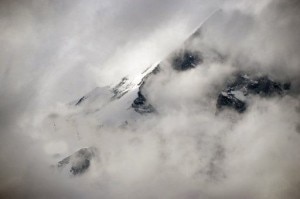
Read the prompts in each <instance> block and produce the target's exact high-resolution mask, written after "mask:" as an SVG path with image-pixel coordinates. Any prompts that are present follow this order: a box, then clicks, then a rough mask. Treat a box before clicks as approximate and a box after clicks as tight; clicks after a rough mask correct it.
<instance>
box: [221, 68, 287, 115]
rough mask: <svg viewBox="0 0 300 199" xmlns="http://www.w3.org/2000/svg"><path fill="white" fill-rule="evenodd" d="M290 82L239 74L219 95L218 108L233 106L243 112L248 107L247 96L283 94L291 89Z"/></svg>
mask: <svg viewBox="0 0 300 199" xmlns="http://www.w3.org/2000/svg"><path fill="white" fill-rule="evenodd" d="M290 86H291V85H290V83H284V84H282V83H280V82H276V81H273V80H271V79H270V78H269V77H268V76H262V77H253V78H250V77H249V76H247V75H245V74H238V75H237V76H236V78H235V80H234V81H233V82H232V83H231V84H229V85H228V86H227V88H226V89H224V90H223V91H222V92H221V93H220V94H219V96H218V100H217V108H218V109H223V108H225V107H228V108H233V109H235V110H236V111H238V112H240V113H242V112H244V111H245V110H246V109H247V102H246V100H247V96H248V95H250V94H252V95H260V96H262V97H270V96H274V95H283V94H284V91H285V90H289V89H290Z"/></svg>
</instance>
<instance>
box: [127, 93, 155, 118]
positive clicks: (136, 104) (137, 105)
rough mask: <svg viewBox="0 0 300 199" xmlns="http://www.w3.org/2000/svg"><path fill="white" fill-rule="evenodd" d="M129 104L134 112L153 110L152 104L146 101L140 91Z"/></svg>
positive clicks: (150, 111) (149, 111)
mask: <svg viewBox="0 0 300 199" xmlns="http://www.w3.org/2000/svg"><path fill="white" fill-rule="evenodd" d="M131 106H132V108H134V110H135V111H136V112H138V113H141V114H143V113H152V112H154V108H153V106H152V105H151V104H149V103H148V102H147V99H146V98H145V96H144V95H143V94H142V93H141V91H139V92H138V97H137V98H136V99H135V100H134V101H133V103H132V104H131Z"/></svg>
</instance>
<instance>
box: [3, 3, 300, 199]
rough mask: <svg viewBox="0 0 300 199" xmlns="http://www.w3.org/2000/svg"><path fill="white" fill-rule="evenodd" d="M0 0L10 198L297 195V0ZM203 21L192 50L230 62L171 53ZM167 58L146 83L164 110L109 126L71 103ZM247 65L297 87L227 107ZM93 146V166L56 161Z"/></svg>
mask: <svg viewBox="0 0 300 199" xmlns="http://www.w3.org/2000/svg"><path fill="white" fill-rule="evenodd" d="M0 4H1V5H0V28H1V32H0V44H1V50H0V77H1V79H0V81H1V84H0V98H1V100H0V125H1V135H0V136H1V137H0V161H1V169H0V179H1V180H0V197H1V198H107V199H112V198H114V199H118V198H174V199H177V198H178V199H179V198H199V199H219V198H222V199H224V198H225V199H226V198H228V199H229V198H230V199H235V198H236V199H238V198H243V199H247V198H249V199H252V198H257V199H268V198H272V199H283V198H289V199H298V198H300V191H299V184H300V175H299V174H298V173H299V172H298V169H299V165H300V155H299V153H298V151H299V147H300V145H299V142H300V130H299V129H300V120H299V118H300V117H299V114H300V101H299V84H300V82H299V78H300V77H299V75H300V58H299V52H300V49H299V43H300V42H299V35H300V30H299V27H300V17H299V13H300V12H299V11H300V3H299V2H298V1H297V0H289V1H284V0H263V1H258V0H257V1H250V0H249V1H247V0H242V1H236V0H228V1H220V0H219V1H217V0H215V1H205V0H199V1H193V0H188V1H179V0H175V1H174V0H173V1H169V0H167V1H158V0H153V1H146V0H139V1H122V2H121V1H119V2H118V1H104V0H99V1H96V0H90V1H79V0H76V1H68V0H66V1H56V0H54V1H49V0H43V1H30V0H28V1H27V0H25V1H17V0H7V1H1V3H0ZM212 13H214V14H213V16H211V17H209V18H208V16H210V15H212ZM201 25H202V27H203V28H202V29H201V31H202V32H201V37H200V39H198V38H196V39H195V40H193V41H192V42H189V43H186V44H185V45H186V46H185V48H187V49H190V50H193V51H202V50H206V49H213V50H214V51H216V52H218V53H219V54H220V55H221V57H224V60H221V61H218V62H214V61H204V62H203V63H202V64H201V65H200V66H197V67H196V68H194V69H192V70H187V71H184V72H178V71H176V70H173V69H172V68H171V67H170V64H171V62H170V60H169V59H168V55H169V54H170V53H171V52H173V51H174V50H176V49H178V48H181V47H182V46H183V42H184V41H185V40H186V39H187V38H188V37H189V36H190V35H191V34H192V33H193V32H194V31H195V30H196V29H197V28H199V26H201ZM203 56H205V57H207V58H209V59H208V60H214V58H215V57H213V56H214V55H211V54H209V53H207V54H204V55H203ZM211 56H212V57H211ZM160 61H163V63H162V71H161V72H160V73H158V74H157V75H155V76H154V77H152V78H150V79H149V81H148V82H147V83H146V85H145V87H144V92H145V95H146V96H147V98H148V100H149V102H150V103H151V104H152V105H153V106H154V107H155V108H156V109H157V113H153V114H148V115H140V117H138V118H137V119H135V120H133V121H130V123H129V124H128V125H127V126H121V125H104V126H103V125H102V123H101V121H99V120H98V118H96V117H93V115H88V114H82V115H81V112H80V111H82V109H72V108H70V106H69V105H68V104H69V103H70V102H71V101H74V100H77V99H79V98H80V97H81V96H82V95H84V94H86V93H88V92H89V91H91V90H92V89H94V88H95V87H97V86H113V85H115V84H116V83H118V82H119V81H120V80H121V78H122V77H124V76H127V77H129V78H132V77H135V76H136V75H139V74H140V73H142V72H143V71H144V70H145V69H146V68H147V67H148V66H150V65H151V64H154V63H158V62H160ZM240 70H243V71H248V72H251V73H255V74H266V75H268V76H270V77H272V78H274V79H276V80H280V81H285V82H286V81H288V82H291V85H292V87H291V90H290V91H289V93H288V94H287V95H284V96H275V97H272V98H262V97H259V96H252V97H251V98H250V100H249V107H248V110H247V111H246V112H245V113H243V114H239V113H236V112H234V111H232V110H224V111H222V112H220V113H217V109H216V100H217V95H218V93H219V92H220V91H221V90H222V89H224V85H225V82H226V80H227V79H228V78H230V76H231V75H232V74H233V73H235V72H238V71H240ZM126 108H127V107H126ZM83 109H84V108H83ZM114 109H117V108H116V107H115V108H114ZM112 111H115V110H112ZM115 112H116V111H115ZM115 112H113V113H115ZM117 113H118V112H117ZM116 117H118V115H116ZM90 146H94V147H96V148H97V153H96V157H95V158H94V159H93V161H91V165H90V168H89V169H88V171H87V172H85V173H83V174H82V175H79V176H72V175H70V174H68V173H64V172H60V171H59V170H58V169H57V168H56V164H57V162H58V161H59V160H61V159H63V158H64V157H67V156H68V155H70V154H72V153H74V152H75V151H77V150H78V149H80V148H83V147H90Z"/></svg>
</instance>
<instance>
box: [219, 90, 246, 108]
mask: <svg viewBox="0 0 300 199" xmlns="http://www.w3.org/2000/svg"><path fill="white" fill-rule="evenodd" d="M217 107H218V109H222V108H223V107H231V108H234V109H235V110H236V111H238V112H240V113H242V112H244V111H245V110H246V107H247V105H246V102H244V101H242V100H240V99H238V98H236V97H235V96H234V95H233V94H231V93H221V94H220V95H219V96H218V100H217Z"/></svg>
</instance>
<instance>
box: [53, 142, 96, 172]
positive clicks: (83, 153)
mask: <svg viewBox="0 0 300 199" xmlns="http://www.w3.org/2000/svg"><path fill="white" fill-rule="evenodd" d="M95 152H96V148H94V147H89V148H82V149H80V150H78V151H77V152H75V153H74V154H73V155H70V156H68V157H66V158H64V159H63V160H61V161H60V162H58V165H57V167H58V168H64V167H66V166H67V165H69V166H70V173H72V174H73V175H78V174H82V173H84V172H85V171H87V169H88V168H89V167H90V161H91V159H92V158H93V157H94V156H95Z"/></svg>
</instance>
